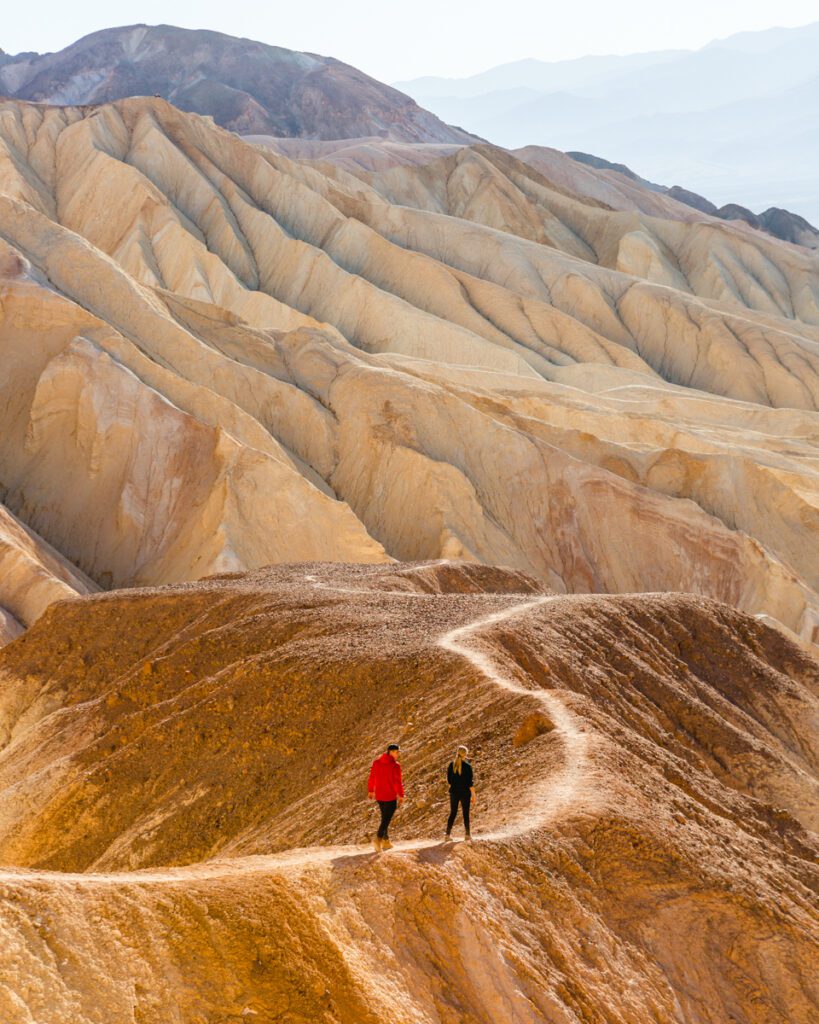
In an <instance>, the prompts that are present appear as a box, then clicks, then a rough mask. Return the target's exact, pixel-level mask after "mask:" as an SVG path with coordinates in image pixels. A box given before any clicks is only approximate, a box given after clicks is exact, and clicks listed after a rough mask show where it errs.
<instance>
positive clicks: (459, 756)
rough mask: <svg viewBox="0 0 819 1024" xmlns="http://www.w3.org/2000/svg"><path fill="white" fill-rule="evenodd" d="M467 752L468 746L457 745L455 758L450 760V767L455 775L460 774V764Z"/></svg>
mask: <svg viewBox="0 0 819 1024" xmlns="http://www.w3.org/2000/svg"><path fill="white" fill-rule="evenodd" d="M468 753H469V750H468V748H467V747H465V746H464V745H463V744H461V745H460V747H458V749H457V751H456V752H455V760H454V761H453V762H452V769H453V771H454V772H455V774H456V775H460V774H461V764H462V763H463V759H464V758H465V757H466V755H467V754H468Z"/></svg>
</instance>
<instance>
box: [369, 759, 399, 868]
mask: <svg viewBox="0 0 819 1024" xmlns="http://www.w3.org/2000/svg"><path fill="white" fill-rule="evenodd" d="M400 749H401V748H400V747H399V746H398V744H397V743H390V745H389V746H388V747H387V751H386V753H384V754H382V755H381V757H377V758H376V759H375V760H374V761H373V766H372V768H371V769H370V780H369V782H368V783H367V791H368V795H369V798H370V800H377V801H378V806H379V807H380V808H381V824H380V825H379V826H378V832H377V833H376V834H375V835H374V836H373V846H374V847H375V851H376V853H380V852H381V851H382V850H391V849H392V843H391V842H390V837H389V830H390V822H391V821H392V816H393V814H395V810H396V808H397V807H400V806H401V804H402V803H403V802H404V783H403V781H402V779H401V765H400V764H399V763H398V754H399V751H400Z"/></svg>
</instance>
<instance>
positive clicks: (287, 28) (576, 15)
mask: <svg viewBox="0 0 819 1024" xmlns="http://www.w3.org/2000/svg"><path fill="white" fill-rule="evenodd" d="M412 15H413V16H412V18H411V19H410V18H405V19H403V20H402V21H401V23H400V25H396V24H395V19H394V18H385V17H384V9H383V5H382V4H377V3H375V2H374V0H352V2H350V3H347V4H346V5H344V6H343V7H342V6H341V5H338V4H336V3H330V2H328V0H315V2H314V3H313V4H311V5H309V7H308V6H304V7H300V8H298V9H291V8H288V9H285V10H280V9H277V10H276V11H275V12H273V11H271V12H268V11H265V10H260V9H259V8H258V7H257V6H256V5H251V4H250V3H248V2H247V0H236V2H235V3H233V4H231V5H230V6H229V7H225V5H224V4H216V3H214V2H212V0H204V2H200V3H193V2H192V0H178V2H172V3H167V2H158V0H139V2H135V0H124V2H122V3H120V4H118V5H117V14H116V18H114V19H112V17H111V9H110V6H109V5H108V4H103V3H102V2H101V0H78V2H77V3H75V4H74V5H72V6H71V7H70V8H69V7H66V6H65V5H64V4H57V3H54V2H46V3H45V4H38V5H37V6H36V7H30V8H27V7H20V8H16V9H12V10H10V11H7V12H6V15H5V17H4V23H3V31H2V34H0V46H1V47H2V48H3V50H5V51H6V53H19V52H24V51H29V50H34V51H36V52H39V53H44V52H49V51H54V50H60V49H62V48H64V47H65V46H68V45H69V44H70V43H72V42H75V41H76V40H77V39H79V38H81V37H83V36H86V35H89V34H90V33H92V32H96V31H100V30H102V29H105V28H113V27H116V26H119V25H128V24H135V23H144V24H166V25H176V26H179V27H181V28H191V29H211V30H213V31H218V32H224V33H226V34H228V35H233V36H244V37H247V38H249V39H254V40H258V41H259V42H264V43H269V44H271V45H276V46H283V47H287V48H289V49H296V50H307V51H310V52H313V53H320V54H323V55H324V56H330V57H336V58H338V59H339V60H343V61H345V62H347V63H349V64H352V65H353V66H355V67H357V68H360V69H361V70H362V71H364V72H366V73H367V74H369V75H372V76H373V77H375V78H378V79H380V80H381V81H385V82H395V81H401V80H407V79H413V78H418V77H422V76H428V75H429V76H440V77H451V78H460V77H466V76H469V75H472V74H478V73H480V72H481V71H484V70H486V69H487V68H490V67H495V66H497V65H500V64H506V63H510V62H513V61H517V60H526V59H535V60H543V61H558V60H569V59H573V58H577V57H584V56H591V55H621V54H622V55H624V54H635V53H643V52H647V51H652V50H664V49H698V48H700V47H702V46H705V45H706V44H707V43H709V42H712V41H713V40H715V39H720V38H724V37H726V36H729V35H733V34H735V33H738V32H745V31H760V30H763V29H768V28H775V27H784V28H788V27H790V28H793V27H798V26H800V25H804V24H807V23H809V22H811V21H815V20H816V19H817V17H819V11H817V8H816V4H815V0H782V2H781V3H779V4H777V5H776V7H775V8H774V7H773V5H772V4H771V3H770V0H748V2H745V3H741V4H740V3H734V2H729V3H723V4H720V5H719V9H715V5H713V4H712V3H710V2H706V0H693V2H692V3H691V4H689V5H688V6H687V7H686V9H685V10H684V11H683V10H678V11H670V12H669V11H666V12H664V15H663V19H662V20H661V21H660V20H658V19H657V18H656V3H654V2H653V0H625V2H623V3H621V4H619V5H618V6H617V7H616V8H614V7H613V6H612V5H611V4H609V3H605V2H603V0H590V2H589V3H587V4H585V5H583V6H582V7H577V8H574V9H571V10H564V11H561V12H560V13H559V14H555V13H554V12H553V11H547V10H545V9H544V8H543V6H542V5H538V4H534V3H533V2H531V0H510V2H509V3H507V4H506V5H505V6H504V15H505V16H504V18H503V20H502V21H501V20H499V19H498V17H497V5H496V4H490V3H488V2H487V0H475V2H471V3H470V4H468V5H466V4H463V5H461V4H449V5H446V6H445V7H443V6H442V5H440V4H438V3H433V2H432V0H418V2H417V3H416V4H414V5H413V9H412ZM396 39H398V40H400V47H398V46H396Z"/></svg>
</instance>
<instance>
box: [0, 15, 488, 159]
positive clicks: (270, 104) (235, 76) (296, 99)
mask: <svg viewBox="0 0 819 1024" xmlns="http://www.w3.org/2000/svg"><path fill="white" fill-rule="evenodd" d="M0 93H5V94H6V95H9V96H17V97H19V98H20V99H25V100H35V101H37V102H40V103H53V104H61V105H69V104H74V105H78V104H88V103H107V102H109V101H111V100H117V99H122V98H123V97H128V96H162V97H164V98H165V99H167V100H170V101H171V102H172V103H174V104H175V105H176V106H177V107H180V108H181V109H182V110H190V111H193V112H195V113H198V114H206V115H209V116H211V117H213V119H214V120H215V121H216V123H217V124H220V125H223V126H224V127H225V128H230V129H232V130H233V131H236V132H245V133H246V132H270V133H271V134H273V135H285V136H289V135H296V136H305V137H307V138H314V139H322V138H339V137H343V136H346V135H350V136H358V135H370V134H378V135H381V136H383V137H384V138H389V139H403V140H406V141H409V142H459V143H464V142H472V141H474V136H472V135H470V134H469V133H468V132H465V131H462V130H460V129H458V128H452V127H450V126H449V125H447V124H444V123H443V122H442V121H440V120H439V119H438V118H437V117H435V115H434V114H430V113H429V111H426V110H423V109H422V108H421V107H419V106H418V104H417V103H416V102H415V101H414V100H412V99H410V97H409V96H405V95H404V94H403V93H400V92H398V91H397V90H396V89H392V88H390V87H389V86H387V85H383V84H382V83H381V82H376V81H375V80H374V79H372V78H370V77H369V76H367V75H365V74H362V72H360V71H358V70H357V69H356V68H353V67H350V66H349V65H348V64H343V63H342V62H341V61H339V60H334V59H333V58H332V57H320V56H318V55H317V54H313V53H299V52H296V51H294V50H287V49H284V48H283V47H281V46H268V45H266V44H264V43H258V42H254V41H253V40H251V39H236V38H234V37H233V36H227V35H223V34H222V33H220V32H207V31H201V30H197V31H193V30H190V29H183V28H175V27H173V26H171V25H128V26H125V27H123V28H109V29H103V30H102V31H101V32H94V33H92V34H91V35H88V36H85V37H83V38H82V39H80V40H78V41H77V42H76V43H72V45H71V46H67V47H66V48H65V49H63V50H59V51H58V52H57V53H46V54H37V53H21V54H18V55H17V56H16V57H15V56H8V55H7V56H6V57H5V60H4V61H3V62H2V64H0Z"/></svg>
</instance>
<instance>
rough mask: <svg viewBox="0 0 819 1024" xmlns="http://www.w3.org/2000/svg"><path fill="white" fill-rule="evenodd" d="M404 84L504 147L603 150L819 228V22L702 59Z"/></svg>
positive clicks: (651, 56)
mask: <svg viewBox="0 0 819 1024" xmlns="http://www.w3.org/2000/svg"><path fill="white" fill-rule="evenodd" d="M401 87H402V88H403V89H404V90H405V91H406V92H408V93H409V95H411V96H413V97H415V98H416V99H423V102H424V105H425V106H426V107H427V108H428V109H430V110H432V111H433V112H434V113H436V114H437V115H438V116H439V117H442V118H443V119H444V120H446V121H448V122H450V123H455V124H458V125H461V126H462V127H463V128H465V129H467V130H468V131H472V132H475V133H476V134H477V135H480V136H482V137H483V138H486V139H488V140H489V141H491V142H494V143H497V144H498V145H502V146H506V147H509V148H519V147H522V146H527V145H545V146H552V147H555V148H557V149H563V150H580V151H583V152H588V153H596V154H599V155H601V156H604V157H606V158H608V159H610V160H613V161H616V162H622V163H626V164H628V165H629V166H631V167H633V168H634V169H635V170H636V171H638V173H640V174H641V175H642V176H644V177H646V178H650V179H652V180H657V181H674V182H679V183H680V184H682V185H684V186H685V187H686V188H690V189H692V190H694V191H696V192H700V193H703V194H704V195H707V196H708V197H709V198H710V199H712V200H713V201H714V202H716V203H718V204H722V203H726V202H740V203H742V204H744V205H747V206H749V207H751V208H754V209H764V208H766V207H769V206H777V207H780V206H785V207H788V208H789V209H793V210H794V211H795V212H796V213H799V214H801V215H802V216H804V217H807V218H808V219H809V220H811V221H813V222H814V223H816V222H817V221H819V173H817V167H819V131H817V127H816V126H817V121H819V22H816V23H814V24H811V25H806V26H804V27H802V28H795V29H782V28H775V29H770V30H767V31H764V32H742V33H739V34H737V35H734V36H730V37H729V38H727V39H721V40H715V41H714V42H712V43H709V44H708V45H707V46H705V47H703V48H702V49H700V50H696V51H659V52H656V53H646V54H635V55H631V56H626V57H611V56H607V57H583V58H579V59H578V60H573V61H558V62H554V63H547V62H543V61H518V62H515V63H512V64H504V65H501V66H499V67H497V68H491V69H489V70H488V71H485V72H482V73H481V74H479V75H473V76H471V77H470V78H465V79H451V80H447V79H419V80H417V81H416V82H404V83H401Z"/></svg>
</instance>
